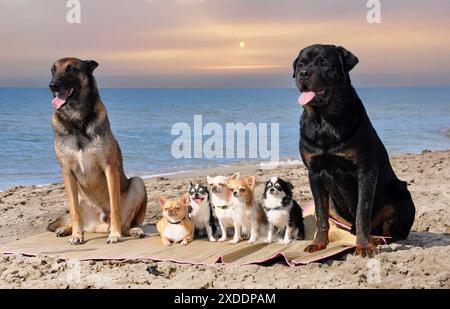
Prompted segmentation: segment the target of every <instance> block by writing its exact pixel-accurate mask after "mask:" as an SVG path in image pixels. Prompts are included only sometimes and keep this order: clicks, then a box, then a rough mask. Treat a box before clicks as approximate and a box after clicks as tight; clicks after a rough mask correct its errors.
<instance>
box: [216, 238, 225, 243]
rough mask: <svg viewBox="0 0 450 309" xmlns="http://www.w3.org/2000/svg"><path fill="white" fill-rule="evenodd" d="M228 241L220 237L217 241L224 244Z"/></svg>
mask: <svg viewBox="0 0 450 309" xmlns="http://www.w3.org/2000/svg"><path fill="white" fill-rule="evenodd" d="M226 240H227V238H226V237H220V238H219V239H218V240H217V241H218V242H224V241H226Z"/></svg>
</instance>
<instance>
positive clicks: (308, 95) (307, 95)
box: [298, 91, 316, 106]
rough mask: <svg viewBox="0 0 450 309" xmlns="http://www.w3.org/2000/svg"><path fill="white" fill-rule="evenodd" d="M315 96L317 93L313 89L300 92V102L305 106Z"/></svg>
mask: <svg viewBox="0 0 450 309" xmlns="http://www.w3.org/2000/svg"><path fill="white" fill-rule="evenodd" d="M315 96H316V93H315V92H312V91H306V92H302V93H301V94H300V97H299V98H298V103H299V104H301V105H303V106H304V105H306V104H308V103H309V102H311V100H312V99H314V97H315Z"/></svg>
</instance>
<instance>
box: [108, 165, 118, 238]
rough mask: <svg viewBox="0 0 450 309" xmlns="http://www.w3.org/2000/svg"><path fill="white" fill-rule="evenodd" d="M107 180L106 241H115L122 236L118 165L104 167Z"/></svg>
mask: <svg viewBox="0 0 450 309" xmlns="http://www.w3.org/2000/svg"><path fill="white" fill-rule="evenodd" d="M105 175H106V181H107V182H108V191H109V205H110V207H111V216H110V217H111V227H110V232H109V237H108V243H109V244H112V243H117V242H119V241H120V240H121V238H122V218H121V213H120V176H119V170H118V166H112V165H108V166H107V167H106V169H105Z"/></svg>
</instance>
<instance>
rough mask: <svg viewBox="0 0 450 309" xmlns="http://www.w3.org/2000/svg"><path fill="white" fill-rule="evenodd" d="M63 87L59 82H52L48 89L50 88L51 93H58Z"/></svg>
mask: <svg viewBox="0 0 450 309" xmlns="http://www.w3.org/2000/svg"><path fill="white" fill-rule="evenodd" d="M60 86H61V82H60V81H58V80H55V81H53V80H52V81H51V82H50V84H49V85H48V87H49V88H50V90H51V91H58V90H59V87H60Z"/></svg>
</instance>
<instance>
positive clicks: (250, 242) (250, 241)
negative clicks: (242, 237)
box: [248, 237, 257, 244]
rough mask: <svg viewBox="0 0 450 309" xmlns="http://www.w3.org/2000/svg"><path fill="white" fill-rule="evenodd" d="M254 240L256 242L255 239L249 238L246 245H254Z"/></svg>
mask: <svg viewBox="0 0 450 309" xmlns="http://www.w3.org/2000/svg"><path fill="white" fill-rule="evenodd" d="M256 240H257V239H256V238H252V237H251V238H250V239H249V240H248V243H249V244H254V243H255V242H256Z"/></svg>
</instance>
